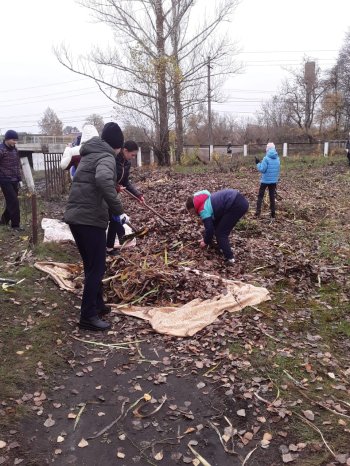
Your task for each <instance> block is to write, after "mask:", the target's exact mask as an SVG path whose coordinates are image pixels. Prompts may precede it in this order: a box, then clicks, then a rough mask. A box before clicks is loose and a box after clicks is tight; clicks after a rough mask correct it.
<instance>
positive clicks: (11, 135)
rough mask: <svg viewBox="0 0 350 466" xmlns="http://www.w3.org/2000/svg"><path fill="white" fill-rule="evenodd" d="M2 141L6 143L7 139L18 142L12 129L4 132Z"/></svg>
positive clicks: (16, 135)
mask: <svg viewBox="0 0 350 466" xmlns="http://www.w3.org/2000/svg"><path fill="white" fill-rule="evenodd" d="M4 139H5V141H8V140H9V139H17V141H18V134H17V132H16V131H14V130H13V129H9V130H8V131H6V133H5V138H4Z"/></svg>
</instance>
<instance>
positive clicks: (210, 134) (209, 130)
mask: <svg viewBox="0 0 350 466" xmlns="http://www.w3.org/2000/svg"><path fill="white" fill-rule="evenodd" d="M210 60H211V58H210V56H209V57H208V65H207V67H208V136H209V160H211V156H212V154H213V149H214V148H213V127H212V121H211V84H210V70H211V66H210Z"/></svg>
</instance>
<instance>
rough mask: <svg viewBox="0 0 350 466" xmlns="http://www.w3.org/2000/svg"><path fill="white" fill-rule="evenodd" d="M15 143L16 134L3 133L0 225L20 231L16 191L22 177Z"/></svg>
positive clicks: (0, 146)
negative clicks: (0, 212)
mask: <svg viewBox="0 0 350 466" xmlns="http://www.w3.org/2000/svg"><path fill="white" fill-rule="evenodd" d="M17 141H18V134H17V132H16V131H14V130H13V129H9V130H8V131H6V133H5V138H4V141H3V142H2V144H0V187H1V190H2V192H3V194H4V197H5V203H6V204H5V210H4V212H3V214H2V216H1V220H0V224H1V225H9V224H10V223H11V227H12V229H13V230H22V228H21V227H20V207H19V201H18V191H19V185H20V182H21V181H22V177H21V163H20V159H19V155H18V151H17V148H16V143H17Z"/></svg>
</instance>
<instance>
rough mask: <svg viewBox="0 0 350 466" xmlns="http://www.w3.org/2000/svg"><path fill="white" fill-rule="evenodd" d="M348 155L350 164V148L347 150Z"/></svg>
mask: <svg viewBox="0 0 350 466" xmlns="http://www.w3.org/2000/svg"><path fill="white" fill-rule="evenodd" d="M346 156H347V158H348V161H349V165H350V149H348V150H347V152H346Z"/></svg>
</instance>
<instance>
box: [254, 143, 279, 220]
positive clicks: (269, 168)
mask: <svg viewBox="0 0 350 466" xmlns="http://www.w3.org/2000/svg"><path fill="white" fill-rule="evenodd" d="M255 163H256V168H257V169H258V170H259V172H260V173H261V174H262V175H261V178H260V188H259V194H258V201H257V205H256V212H255V217H260V214H261V207H262V203H263V200H264V196H265V191H266V189H268V190H269V197H270V210H271V219H272V220H271V221H273V220H274V219H275V216H276V205H275V204H276V202H275V200H276V187H277V183H278V181H279V176H280V158H279V156H278V153H277V151H276V147H275V144H274V143H273V142H269V143H268V144H267V146H266V155H265V157H264V158H263V159H262V161H261V162H260V160H259V159H258V158H257V157H255Z"/></svg>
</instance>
